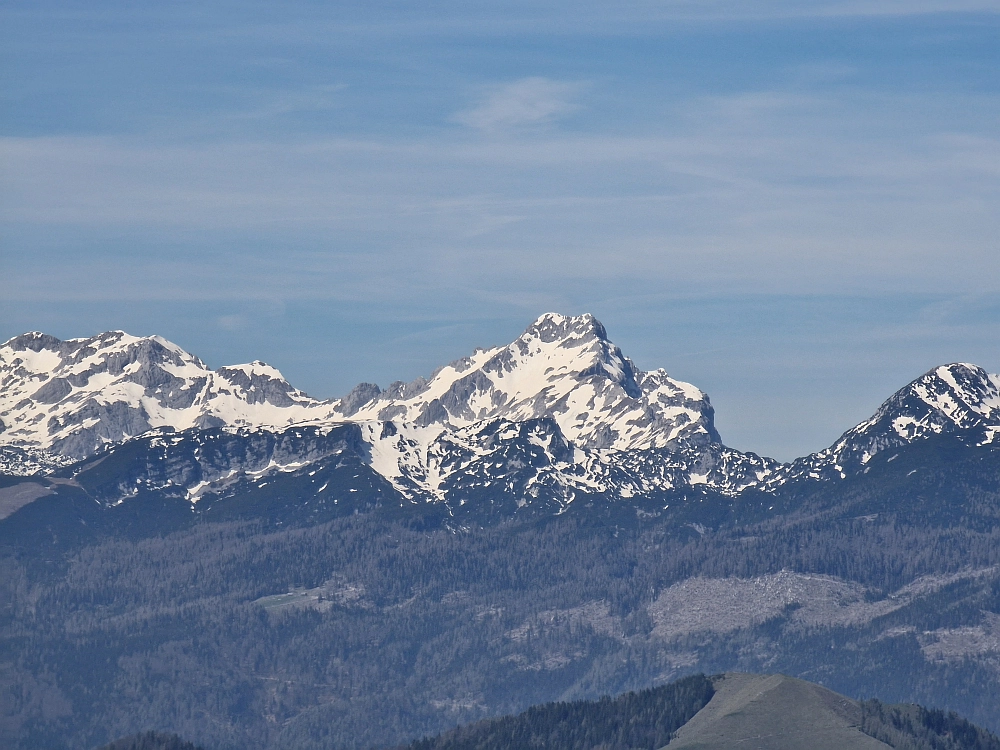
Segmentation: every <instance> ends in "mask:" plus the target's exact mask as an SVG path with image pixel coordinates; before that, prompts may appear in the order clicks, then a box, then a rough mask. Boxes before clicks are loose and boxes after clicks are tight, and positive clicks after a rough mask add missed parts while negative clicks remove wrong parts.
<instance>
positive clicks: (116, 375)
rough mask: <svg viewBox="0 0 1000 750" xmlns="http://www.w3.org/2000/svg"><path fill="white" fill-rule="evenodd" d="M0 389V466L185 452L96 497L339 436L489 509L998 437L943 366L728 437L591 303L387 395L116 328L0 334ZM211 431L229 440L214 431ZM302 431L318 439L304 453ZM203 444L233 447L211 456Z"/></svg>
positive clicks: (263, 476) (978, 392)
mask: <svg viewBox="0 0 1000 750" xmlns="http://www.w3.org/2000/svg"><path fill="white" fill-rule="evenodd" d="M0 385H2V391H0V470H2V471H3V472H4V473H7V474H15V475H32V474H37V475H40V474H45V473H46V472H49V471H52V470H54V469H57V468H58V467H60V466H65V465H67V464H69V463H72V462H73V461H76V460H81V459H86V458H89V457H91V456H95V455H97V454H98V453H100V452H102V451H107V450H113V449H114V446H116V445H118V444H121V443H123V442H128V441H135V440H139V441H141V442H142V443H143V444H145V445H147V449H146V450H148V451H152V452H153V453H159V452H163V453H164V456H163V458H167V455H166V454H168V453H169V454H170V455H171V456H174V455H177V456H185V457H186V458H183V459H177V460H175V461H174V462H173V465H176V466H178V467H179V466H184V467H186V468H184V469H183V471H181V470H179V469H178V470H177V471H174V472H171V470H170V469H165V468H163V467H157V468H153V463H150V464H149V466H148V467H147V469H145V470H142V469H140V468H138V467H136V468H134V469H132V470H130V471H129V472H128V476H129V480H128V482H129V484H128V486H122V487H120V488H119V490H117V491H118V492H120V495H119V496H118V497H117V498H115V497H111V496H108V497H106V498H104V501H105V502H108V503H111V504H114V503H116V502H120V501H122V500H124V499H127V498H128V497H130V496H132V495H134V494H135V492H136V488H137V487H146V488H149V489H163V488H174V489H175V490H177V491H183V494H184V496H185V497H186V498H187V499H188V500H189V501H190V502H192V503H198V502H199V500H200V499H201V498H202V497H205V496H214V497H226V496H229V495H231V494H232V493H233V492H234V491H235V489H237V488H241V487H244V485H245V482H246V481H250V480H251V479H252V480H253V481H261V482H266V481H267V477H268V476H271V475H275V476H277V475H282V474H286V475H287V474H296V473H299V472H302V471H304V470H305V467H307V466H308V465H310V464H312V463H313V462H315V461H319V460H327V459H330V460H332V457H333V456H339V455H341V453H342V452H343V450H344V445H347V444H349V445H350V446H351V447H350V451H351V452H352V453H353V454H354V455H355V457H356V461H357V462H358V463H359V465H366V466H367V467H369V469H370V470H372V471H374V473H375V474H377V475H379V476H380V477H381V478H382V480H385V481H386V482H388V484H389V486H391V487H392V488H393V490H394V491H395V492H397V493H398V494H399V496H400V497H401V498H402V499H403V500H409V501H411V502H417V501H436V502H443V503H445V505H446V506H447V507H448V508H449V509H451V511H452V512H453V511H454V510H455V509H456V508H457V507H459V506H462V505H465V504H466V503H469V502H475V501H476V500H480V501H483V502H487V503H489V504H496V502H497V497H496V496H497V493H502V494H503V496H504V498H505V499H504V501H503V503H502V504H506V503H512V504H513V507H515V508H520V507H523V506H525V505H529V504H534V505H538V506H539V507H542V506H544V507H551V508H552V509H553V510H554V511H556V512H561V511H562V510H564V509H566V507H567V506H568V505H569V504H570V503H572V502H573V501H574V500H575V499H576V498H578V497H581V496H600V497H603V498H606V499H611V500H615V499H625V500H628V499H630V498H648V499H652V500H657V499H658V498H659V499H662V500H663V501H664V502H666V499H665V498H666V495H667V494H669V493H676V492H678V491H680V492H683V491H686V490H692V491H696V492H697V491H701V490H709V491H713V492H717V493H721V494H722V495H724V496H727V497H737V496H739V495H740V494H741V493H743V492H745V491H746V490H749V489H758V490H762V491H764V492H770V491H773V490H775V489H777V488H779V487H781V486H783V485H785V484H787V483H788V482H798V481H830V480H834V481H835V480H842V479H845V478H847V477H849V476H854V475H857V474H860V473H863V472H865V471H866V470H867V469H868V467H869V462H870V461H871V459H872V458H873V457H874V456H876V455H878V454H881V453H882V452H884V451H887V450H890V449H895V448H899V447H901V446H905V445H908V444H911V443H914V442H919V441H922V440H925V439H927V438H929V437H932V436H937V435H953V436H957V437H959V438H961V439H963V440H965V441H967V442H970V443H973V444H977V445H985V444H989V443H991V442H992V441H994V439H995V438H996V436H997V434H998V433H1000V378H998V377H997V376H995V375H990V374H989V373H987V372H986V371H984V370H983V369H982V368H979V367H977V366H975V365H971V364H950V365H944V366H941V367H937V368H935V369H933V370H931V371H930V372H928V373H926V374H925V375H923V376H921V377H920V378H918V379H917V380H915V381H913V382H912V383H911V384H909V385H908V386H906V387H904V388H903V389H901V390H900V391H899V392H897V393H896V394H895V395H893V396H892V397H891V398H890V399H888V400H887V401H886V402H885V403H884V404H883V405H882V407H881V408H880V409H879V410H878V411H877V412H876V413H875V415H873V416H872V417H871V418H870V419H868V420H866V421H864V422H862V423H861V424H859V425H858V426H856V427H854V428H852V429H850V430H848V431H847V432H846V433H845V434H844V435H843V436H842V437H841V438H840V439H839V440H838V441H837V442H836V443H835V444H834V445H832V446H831V447H830V448H827V449H825V450H823V451H820V452H818V453H815V454H812V455H810V456H806V457H804V458H800V459H797V460H796V461H794V462H792V463H790V464H781V463H779V462H777V461H775V460H773V459H769V458H766V457H761V456H758V455H756V454H753V453H744V452H741V451H737V450H734V449H731V448H728V447H726V446H725V445H724V444H723V443H722V441H721V438H720V436H719V434H718V432H717V431H716V429H715V425H714V411H713V408H712V406H711V403H710V401H709V398H708V396H707V395H706V394H705V393H704V392H702V391H701V390H699V389H698V388H696V387H695V386H693V385H690V384H688V383H684V382H682V381H679V380H676V379H673V378H671V377H670V376H669V375H668V374H667V372H666V371H665V370H662V369H659V370H654V371H651V372H643V371H641V370H639V369H638V368H637V367H636V366H635V365H634V363H633V362H632V361H631V360H630V359H628V357H626V356H625V355H624V354H623V353H622V351H621V349H620V348H619V347H618V346H616V345H615V344H614V343H613V342H612V341H611V340H610V339H609V338H608V335H607V332H606V331H605V328H604V326H603V325H602V324H601V323H600V322H599V321H598V320H597V319H596V318H594V317H593V316H592V315H589V314H587V315H580V316H576V317H572V316H564V315H560V314H556V313H547V314H545V315H542V316H541V317H539V318H538V319H537V320H536V321H534V322H533V323H532V324H531V325H530V326H528V328H527V329H526V330H525V331H524V333H523V334H521V336H519V337H518V338H517V339H515V340H514V341H513V342H512V343H510V344H508V345H506V346H499V347H494V348H490V349H477V350H476V351H475V352H473V353H472V354H471V355H469V356H467V357H464V358H462V359H459V360H456V361H454V362H451V363H450V364H448V365H445V366H443V367H441V368H439V369H437V370H436V371H435V372H434V373H432V374H431V375H430V376H429V377H428V378H418V379H416V380H414V381H412V382H409V383H404V382H395V383H392V384H391V385H390V386H388V387H387V388H386V389H385V390H383V389H381V388H379V386H377V385H374V384H370V383H362V384H360V385H358V386H357V387H355V388H354V389H353V390H352V391H351V392H350V393H349V394H347V395H346V396H344V397H342V398H339V399H330V400H318V399H314V398H312V397H310V396H308V395H307V394H305V393H303V392H302V391H299V390H297V389H295V388H294V387H293V386H292V385H290V384H289V383H288V382H287V381H286V380H285V379H284V378H283V377H282V376H281V373H280V372H278V370H276V369H274V368H273V367H270V366H269V365H267V364H265V363H263V362H253V363H250V364H245V365H236V366H230V367H222V368H219V369H218V370H211V369H210V368H208V367H207V366H206V365H205V364H204V363H203V362H202V361H201V360H200V359H198V358H197V357H195V356H194V355H192V354H189V353H188V352H185V351H184V350H183V349H181V348H180V347H178V346H176V345H175V344H172V343H170V342H169V341H166V340H165V339H162V338H160V337H157V336H153V337H146V338H139V337H135V336H130V335H129V334H126V333H124V332H122V331H112V332H108V333H104V334H100V335H98V336H94V337H91V338H86V339H72V340H69V341H60V340H58V339H56V338H53V337H51V336H47V335H45V334H42V333H27V334H24V335H21V336H18V337H16V338H13V339H11V340H10V341H7V342H6V343H5V344H4V345H3V346H2V347H0ZM348 425H350V426H352V430H353V431H352V432H351V433H350V434H351V437H350V439H349V440H348V442H347V443H346V444H345V443H343V440H342V439H340V438H336V439H334V438H333V437H330V438H325V437H322V436H327V435H331V434H332V433H336V434H337V435H341V436H346V435H347V434H348V433H346V432H344V431H343V430H344V428H345V427H347V426H348ZM220 430H221V431H222V433H228V434H231V435H232V436H233V439H232V440H230V439H226V440H221V442H220V438H219V437H218V436H219V435H220V433H219V431H220ZM303 431H305V433H309V434H312V435H314V436H315V437H314V439H313V440H312V443H310V446H311V447H309V448H308V450H307V449H305V448H303V447H302V446H303V445H304V443H303V442H302V439H301V435H303V434H305V433H304V432H303ZM254 435H258V437H254ZM267 435H273V437H267ZM234 440H235V441H236V442H235V443H234V442H233V441H234ZM240 441H242V442H240ZM307 442H308V441H307ZM236 443H239V444H240V446H242V447H240V448H239V449H237V448H236V447H234V446H235V445H236ZM209 444H211V445H216V446H218V445H223V444H225V445H227V446H229V449H231V450H233V451H236V453H234V454H233V455H232V456H229V457H227V456H225V455H222V456H220V455H218V453H211V452H210V451H209V450H208V449H207V446H208V445H209ZM250 445H253V446H256V447H255V448H254V449H253V452H252V453H251V454H247V453H246V451H247V450H250V449H249V448H248V446H250ZM288 446H299V448H300V449H301V450H304V451H305V453H301V454H299V453H296V452H295V450H293V449H289V448H288ZM323 446H328V447H329V450H328V451H326V452H324V450H326V449H325V448H323ZM330 446H336V447H335V448H334V447H330ZM213 450H217V449H213ZM241 451H242V452H241ZM261 451H263V452H261ZM133 453H135V451H133ZM237 454H238V455H237ZM136 455H138V454H136ZM251 455H252V456H253V458H248V456H251ZM338 460H340V459H338ZM168 463H169V462H168ZM247 472H249V474H248V473H247ZM172 491H173V490H172ZM657 501H658V500H657Z"/></svg>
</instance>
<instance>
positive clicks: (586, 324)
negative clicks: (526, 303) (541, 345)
mask: <svg viewBox="0 0 1000 750" xmlns="http://www.w3.org/2000/svg"><path fill="white" fill-rule="evenodd" d="M587 336H594V337H596V338H598V339H601V340H602V341H607V339H608V333H607V331H606V330H605V329H604V326H603V325H602V324H601V321H599V320H598V319H597V318H595V317H594V316H593V315H591V314H590V313H584V314H583V315H561V314H559V313H554V312H549V313H545V314H544V315H541V316H539V317H538V319H537V320H536V321H535V322H534V323H532V324H531V325H530V326H528V328H527V329H526V330H525V331H524V334H522V338H523V337H529V338H539V339H541V340H542V341H545V342H551V341H559V340H562V339H568V338H571V337H587Z"/></svg>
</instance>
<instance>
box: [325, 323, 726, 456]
mask: <svg viewBox="0 0 1000 750" xmlns="http://www.w3.org/2000/svg"><path fill="white" fill-rule="evenodd" d="M366 388H367V389H369V390H367V391H365V390H363V389H366ZM366 395H368V396H371V398H370V400H369V401H367V402H366V403H363V404H359V403H357V402H358V401H360V400H361V398H363V397H364V396H366ZM337 412H338V413H339V414H343V415H344V416H345V417H351V418H352V419H372V420H379V421H396V422H403V423H412V424H414V425H416V426H418V427H426V426H428V425H439V426H442V427H466V426H468V425H471V424H474V423H477V422H482V421H484V420H488V419H496V418H502V419H505V420H507V421H510V422H523V421H526V420H532V419H540V418H546V417H547V418H551V419H553V420H555V422H556V424H558V425H559V429H560V431H561V432H562V434H563V435H564V436H565V437H566V439H568V440H570V441H572V442H573V443H574V444H575V445H577V446H579V447H581V448H587V449H612V450H642V449H647V448H663V447H666V446H670V445H678V444H681V443H682V442H684V441H687V442H694V443H708V442H718V440H719V436H718V433H717V432H716V431H715V426H714V421H713V417H714V413H713V410H712V407H711V405H710V404H709V401H708V397H707V396H706V395H705V394H704V393H703V392H701V391H700V390H698V389H697V388H695V387H694V386H692V385H690V384H688V383H683V382H681V381H679V380H674V379H673V378H670V377H669V376H668V375H667V373H666V371H665V370H655V371H653V372H642V371H640V370H638V369H637V368H636V367H635V365H633V364H632V362H631V360H629V359H628V358H627V357H625V356H624V355H623V354H622V352H621V350H620V349H619V348H618V347H617V346H615V345H614V344H613V343H612V342H611V341H610V340H608V337H607V332H606V331H605V330H604V326H603V325H601V323H600V322H599V321H598V320H597V319H595V318H594V317H593V316H592V315H581V316H579V317H567V316H564V315H558V314H555V313H549V314H546V315H543V316H541V317H540V318H539V319H538V320H536V321H535V322H534V323H532V324H531V325H530V326H529V327H528V329H527V330H526V331H525V332H524V333H523V334H521V336H519V337H518V338H517V339H516V340H515V341H514V342H513V343H511V344H509V345H508V346H505V347H497V348H495V349H479V350H477V351H476V352H475V353H474V354H472V355H471V356H469V357H465V358H463V359H460V360H458V361H456V362H452V363H451V364H449V365H447V366H446V367H443V368H441V369H439V370H438V371H437V372H435V373H434V374H433V375H432V376H431V377H430V379H429V380H424V379H422V378H421V379H418V380H415V381H413V382H412V383H407V384H402V383H394V384H393V385H392V386H390V387H389V389H388V390H386V391H385V392H379V391H378V390H377V389H376V388H375V387H373V386H365V385H362V386H359V388H358V389H355V391H353V392H352V395H351V396H348V397H346V398H345V399H343V400H342V401H341V402H340V403H339V404H338V408H337Z"/></svg>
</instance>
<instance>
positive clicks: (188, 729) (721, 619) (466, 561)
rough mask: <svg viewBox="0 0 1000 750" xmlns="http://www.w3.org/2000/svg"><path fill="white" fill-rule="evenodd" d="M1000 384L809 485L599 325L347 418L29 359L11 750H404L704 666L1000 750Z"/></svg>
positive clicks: (154, 357) (9, 555) (242, 388)
mask: <svg viewBox="0 0 1000 750" xmlns="http://www.w3.org/2000/svg"><path fill="white" fill-rule="evenodd" d="M998 386H1000V379H998V378H997V376H994V375H990V374H988V373H987V372H985V371H984V370H982V369H981V368H979V367H977V366H975V365H971V364H948V365H942V366H940V367H936V368H934V369H933V370H931V371H929V372H928V373H926V374H924V375H922V376H921V377H919V378H917V379H916V380H915V381H913V382H912V383H910V384H909V385H907V386H905V387H903V388H902V389H901V390H900V391H898V392H897V393H896V394H894V395H892V396H891V397H890V398H889V399H888V400H887V401H886V402H885V403H884V404H883V405H882V407H881V408H880V409H879V410H878V411H877V412H876V413H875V414H874V415H873V416H872V418H870V419H868V420H865V421H864V422H862V423H861V424H860V425H857V426H856V427H853V428H851V429H849V430H848V431H847V432H845V433H844V435H843V436H842V437H841V438H840V439H838V440H837V441H836V442H835V443H834V444H833V445H832V446H831V447H830V448H828V449H826V450H823V451H820V452H818V453H815V454H812V455H809V456H805V457H802V458H799V459H797V460H795V461H792V462H790V463H781V462H778V461H775V460H772V459H769V458H764V457H761V456H757V455H755V454H753V453H745V452H741V451H737V450H734V449H732V448H729V447H727V446H725V445H724V443H723V442H722V439H721V437H720V436H719V434H718V432H717V431H716V429H715V427H714V423H713V416H714V415H713V410H712V406H711V403H710V401H709V399H708V396H707V395H705V394H704V393H703V392H702V391H700V390H699V389H697V388H696V387H694V386H692V385H689V384H686V383H683V382H680V381H678V380H676V379H673V378H671V377H670V376H669V375H668V374H667V373H666V372H664V371H654V372H649V373H646V372H642V371H640V370H638V368H636V367H635V365H634V364H633V363H632V362H631V361H630V360H629V359H628V358H627V357H626V356H625V355H624V354H623V353H622V352H621V351H620V349H619V348H618V347H616V346H615V345H614V344H613V343H612V342H611V341H610V340H609V338H608V336H607V333H606V332H605V330H604V328H603V326H601V324H600V323H598V322H597V321H596V320H595V319H594V318H593V317H591V316H579V317H565V316H560V315H555V314H548V315H544V316H542V317H541V318H539V319H538V320H537V321H535V322H534V323H533V324H532V325H531V326H529V327H528V329H527V330H526V331H525V333H524V334H523V335H522V336H520V337H518V338H517V339H516V340H515V341H514V342H512V343H511V344H510V345H507V346H502V347H496V348H493V349H482V350H477V351H476V352H473V353H472V354H471V355H470V356H469V357H467V358H464V359H461V360H458V361H456V362H453V363H451V364H449V365H446V366H445V367H442V368H441V369H439V370H438V371H436V372H435V373H433V374H431V375H430V376H428V377H427V378H423V379H418V380H416V381H413V382H411V383H394V384H391V385H390V386H388V387H387V388H386V389H385V390H382V389H381V388H379V387H378V386H375V385H371V384H362V385H359V386H358V387H356V388H355V389H353V390H352V391H351V392H350V393H349V394H348V395H346V396H344V397H343V398H339V399H332V400H327V401H323V400H318V399H314V398H311V397H310V396H308V395H306V394H305V393H302V392H301V391H299V390H297V389H295V388H294V387H293V386H292V385H290V384H289V383H288V382H286V381H285V380H284V378H282V376H281V375H280V373H279V372H278V371H277V370H275V369H274V368H272V367H270V366H268V365H265V364H263V363H260V362H255V363H252V364H249V365H241V366H233V367H224V368H220V369H219V370H214V371H213V370H211V369H209V368H207V367H206V366H205V365H204V364H203V363H202V362H201V361H200V360H198V359H197V358H196V357H194V356H193V355H190V354H188V353H186V352H184V351H183V350H181V349H180V348H179V347H177V346H175V345H173V344H171V343H169V342H167V341H165V340H163V339H158V338H155V337H154V338H136V337H131V336H128V335H127V334H124V333H121V332H111V333H107V334H102V335H100V336H97V337H94V338H89V339H76V340H70V341H59V340H57V339H54V338H52V337H49V336H45V335H44V334H37V333H33V334H25V335H23V336H18V337H16V338H14V339H11V340H10V341H8V342H6V343H5V344H4V345H3V346H2V347H0V421H2V425H3V429H2V431H0V461H2V465H0V746H3V747H11V748H17V749H18V750H28V749H29V748H36V747H47V748H48V747H51V748H60V749H61V750H69V749H70V748H86V747H95V746H97V745H100V744H101V743H106V742H109V741H111V740H113V739H114V738H115V737H124V736H128V735H134V734H135V733H137V732H147V731H149V730H156V731H160V732H173V733H176V734H179V735H181V736H184V737H187V738H190V739H191V740H193V741H195V742H197V743H199V744H202V745H204V746H206V747H213V748H225V749H226V750H230V749H235V748H241V750H247V749H250V750H291V749H292V748H294V750H328V749H329V748H366V747H374V746H388V745H398V744H400V743H407V742H411V741H413V740H416V739H417V738H419V737H427V736H432V735H435V734H438V733H440V732H444V731H446V730H448V729H449V728H452V727H455V726H457V725H459V724H468V723H472V722H476V721H479V720H483V719H488V718H490V717H495V716H501V715H504V714H512V713H515V712H518V711H522V710H524V709H526V708H527V707H528V706H531V705H533V704H539V703H546V702H549V701H576V700H581V699H595V698H597V697H599V696H600V695H607V694H617V693H620V692H623V691H627V690H641V689H644V688H649V687H651V686H656V685H663V684H665V683H668V682H670V681H672V680H675V679H677V678H679V677H683V676H684V675H691V674H695V673H698V672H704V673H706V674H717V673H725V672H758V673H761V672H764V673H774V672H782V673H785V674H788V675H792V676H794V677H796V678H803V679H807V680H810V681H812V682H815V683H819V684H820V685H822V686H823V687H824V688H827V689H830V690H833V691H836V692H838V693H842V694H844V695H847V696H850V697H851V698H852V699H860V698H865V697H869V696H873V695H878V696H879V697H880V698H884V699H886V700H888V701H891V702H915V703H922V704H924V705H928V706H931V707H936V708H942V709H949V710H956V711H959V712H961V713H962V714H963V715H965V716H968V717H969V718H970V719H971V720H973V721H976V722H977V723H979V724H981V725H983V726H985V727H988V728H989V729H992V730H993V731H1000V697H998V696H1000V440H998V439H997V433H998V432H1000V397H998V393H1000V388H998ZM817 694H818V693H817Z"/></svg>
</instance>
